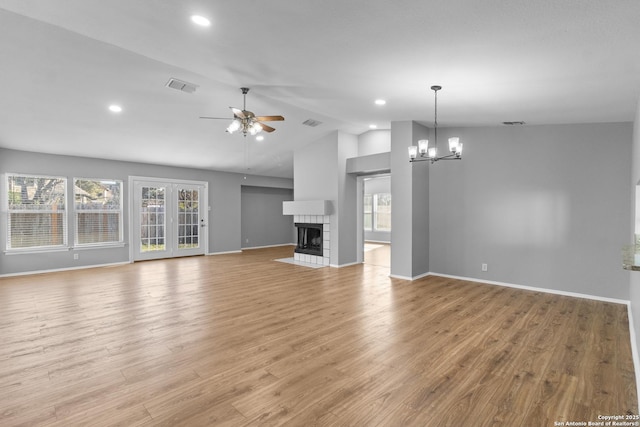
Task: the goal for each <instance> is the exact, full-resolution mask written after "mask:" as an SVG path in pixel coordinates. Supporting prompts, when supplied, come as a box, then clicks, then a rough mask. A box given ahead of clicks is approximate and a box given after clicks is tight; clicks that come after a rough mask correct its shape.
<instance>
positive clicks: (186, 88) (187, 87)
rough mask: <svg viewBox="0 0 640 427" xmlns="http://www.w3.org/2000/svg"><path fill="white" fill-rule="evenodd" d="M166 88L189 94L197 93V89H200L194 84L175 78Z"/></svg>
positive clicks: (170, 80)
mask: <svg viewBox="0 0 640 427" xmlns="http://www.w3.org/2000/svg"><path fill="white" fill-rule="evenodd" d="M165 86H167V87H170V88H171V89H178V90H181V91H182V92H187V93H193V92H195V91H196V88H197V87H198V85H195V84H193V83H188V82H184V81H182V80H178V79H173V78H171V79H169V81H168V82H167V84H166V85H165Z"/></svg>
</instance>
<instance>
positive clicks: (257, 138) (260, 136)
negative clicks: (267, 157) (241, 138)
mask: <svg viewBox="0 0 640 427" xmlns="http://www.w3.org/2000/svg"><path fill="white" fill-rule="evenodd" d="M256 141H264V136H262V135H258V136H256Z"/></svg>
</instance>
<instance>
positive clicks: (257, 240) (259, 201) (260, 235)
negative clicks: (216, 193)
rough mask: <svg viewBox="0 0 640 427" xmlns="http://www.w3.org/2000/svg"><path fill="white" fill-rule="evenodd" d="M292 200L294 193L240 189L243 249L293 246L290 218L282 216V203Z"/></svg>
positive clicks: (277, 190) (257, 188) (266, 189)
mask: <svg viewBox="0 0 640 427" xmlns="http://www.w3.org/2000/svg"><path fill="white" fill-rule="evenodd" d="M288 200H293V189H286V188H266V187H253V186H242V192H241V207H242V209H241V211H242V218H241V219H242V224H241V230H242V247H243V248H255V247H261V246H272V245H281V244H288V243H293V242H295V237H294V229H295V228H294V226H293V216H291V215H282V202H285V201H288Z"/></svg>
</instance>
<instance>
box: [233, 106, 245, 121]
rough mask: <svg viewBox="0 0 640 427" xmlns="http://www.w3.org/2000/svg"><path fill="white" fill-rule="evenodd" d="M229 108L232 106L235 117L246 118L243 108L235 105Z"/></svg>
mask: <svg viewBox="0 0 640 427" xmlns="http://www.w3.org/2000/svg"><path fill="white" fill-rule="evenodd" d="M229 108H231V111H233V115H234V116H235V117H240V118H241V119H244V118H246V116H245V115H244V111H242V110H241V109H239V108H235V107H229Z"/></svg>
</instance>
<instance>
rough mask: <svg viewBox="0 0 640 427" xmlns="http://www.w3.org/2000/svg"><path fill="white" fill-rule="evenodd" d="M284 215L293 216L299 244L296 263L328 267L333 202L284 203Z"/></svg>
mask: <svg viewBox="0 0 640 427" xmlns="http://www.w3.org/2000/svg"><path fill="white" fill-rule="evenodd" d="M282 213H283V214H284V215H293V222H294V224H295V226H296V230H297V233H296V235H297V242H296V249H295V252H294V256H293V259H294V261H296V262H300V263H307V264H315V265H317V266H326V265H329V264H330V259H331V219H330V218H331V216H330V213H331V202H330V201H328V200H306V201H291V202H284V203H283V205H282Z"/></svg>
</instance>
